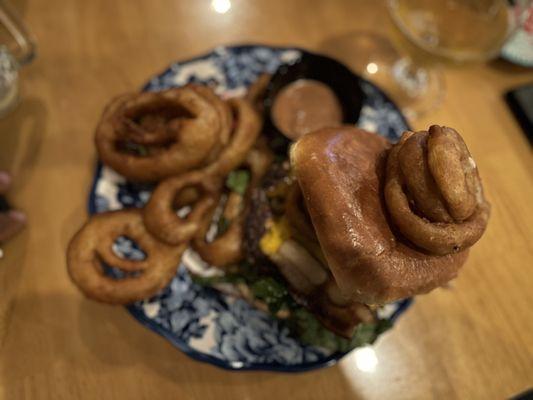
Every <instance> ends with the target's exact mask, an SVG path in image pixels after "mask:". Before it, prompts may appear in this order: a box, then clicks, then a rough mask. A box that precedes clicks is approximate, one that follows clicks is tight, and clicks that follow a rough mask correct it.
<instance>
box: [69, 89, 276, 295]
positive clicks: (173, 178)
mask: <svg viewBox="0 0 533 400" xmlns="http://www.w3.org/2000/svg"><path fill="white" fill-rule="evenodd" d="M260 129H261V120H260V118H259V116H258V115H257V112H256V111H255V109H254V107H253V106H252V105H251V103H250V102H249V101H248V100H246V99H231V100H229V101H223V100H221V99H220V98H219V97H218V96H217V95H216V94H215V93H214V91H213V90H212V89H210V88H209V87H207V86H201V85H187V86H185V87H182V88H175V89H169V90H165V91H161V92H153V93H152V92H147V93H137V94H127V95H123V96H120V97H118V98H116V99H114V100H113V101H112V102H111V103H110V104H109V105H108V106H107V107H106V109H105V110H104V113H103V115H102V118H101V120H100V123H99V124H98V127H97V128H96V134H95V143H96V148H97V150H98V153H99V155H100V158H101V160H102V162H103V163H104V164H106V165H108V166H109V167H111V168H112V169H114V170H115V171H117V172H118V173H120V174H121V175H123V176H124V177H125V178H127V179H128V180H131V181H136V182H159V183H158V185H157V186H156V188H155V190H154V192H153V194H152V196H151V198H150V200H149V202H148V203H147V205H146V206H145V208H144V209H132V210H119V211H111V212H106V213H102V214H98V215H94V216H92V217H91V218H90V219H89V221H88V222H87V223H86V224H85V225H84V226H83V227H82V228H81V229H80V231H79V232H78V233H76V235H75V236H74V237H73V238H72V240H71V242H70V244H69V246H68V250H67V264H68V271H69V274H70V277H71V278H72V280H73V281H74V283H75V284H76V285H77V286H78V287H79V288H80V289H81V291H82V292H83V293H85V294H86V295H87V296H88V297H90V298H92V299H95V300H98V301H102V302H106V303H111V304H127V303H131V302H134V301H137V300H142V299H145V298H148V297H150V296H152V295H154V294H155V293H157V292H158V291H159V290H161V289H162V288H163V287H164V286H166V285H167V284H168V282H169V281H170V280H171V279H172V277H173V276H174V275H175V273H176V270H177V267H178V266H179V262H180V259H181V256H182V254H183V251H184V250H185V249H186V248H187V247H188V246H189V244H190V242H191V241H192V240H194V243H195V246H196V247H197V248H198V249H199V251H200V252H201V253H203V255H204V256H205V257H207V258H208V254H209V252H211V251H213V250H216V249H217V248H219V250H220V251H219V253H217V254H220V255H221V256H225V257H226V258H221V259H222V260H223V261H224V260H226V261H227V262H230V261H232V260H235V259H237V258H240V257H241V250H240V248H241V242H242V227H241V225H242V221H243V218H244V212H245V210H246V209H247V207H246V204H245V202H246V200H247V197H246V196H245V197H242V196H241V198H236V196H235V195H234V194H231V196H230V197H231V199H232V200H231V201H230V202H228V203H227V207H230V206H231V207H232V210H229V209H228V210H227V212H228V216H230V215H229V214H231V217H232V220H233V223H232V227H231V228H230V230H229V232H228V233H227V234H226V235H224V237H221V238H219V239H217V240H216V241H214V242H212V243H207V242H205V240H204V239H205V229H206V228H205V227H206V226H207V222H210V219H209V218H210V217H211V216H212V211H213V209H214V207H215V206H216V205H217V204H218V202H219V199H220V197H221V191H222V188H223V185H224V180H225V178H226V176H227V175H228V174H229V173H230V172H231V171H232V170H233V169H235V168H236V167H238V166H240V165H241V164H242V163H243V162H244V161H245V159H246V157H247V156H251V155H253V154H255V153H256V152H257V151H252V152H250V149H251V148H252V146H253V145H254V143H255V142H256V140H257V137H258V135H259V131H260ZM256 158H257V156H256ZM250 168H251V170H253V166H251V165H250ZM264 169H266V166H265V167H264ZM257 179H258V178H257ZM185 206H187V207H188V212H187V213H186V215H183V214H182V213H181V212H180V213H178V212H177V211H178V209H181V210H182V211H183V209H184V207H185ZM119 237H127V238H129V239H131V240H133V241H134V242H135V243H136V244H137V245H139V246H140V247H141V250H142V251H143V252H144V254H145V255H146V257H145V259H143V260H137V261H136V260H129V259H124V258H121V257H119V256H117V255H116V254H115V252H114V251H113V245H114V243H115V240H116V239H117V238H119ZM200 238H201V239H200ZM227 246H229V247H227ZM222 247H224V248H225V249H227V248H231V249H230V251H228V250H225V249H222ZM228 257H229V258H228ZM108 267H109V268H111V269H115V270H118V271H119V274H121V275H123V277H122V278H120V279H114V278H113V277H111V276H110V275H109V269H108ZM115 272H117V271H115Z"/></svg>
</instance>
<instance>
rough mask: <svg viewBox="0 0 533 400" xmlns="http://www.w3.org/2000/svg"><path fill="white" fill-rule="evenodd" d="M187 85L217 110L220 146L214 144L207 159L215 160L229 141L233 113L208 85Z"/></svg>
mask: <svg viewBox="0 0 533 400" xmlns="http://www.w3.org/2000/svg"><path fill="white" fill-rule="evenodd" d="M187 87H190V88H191V89H193V90H194V91H195V92H196V93H198V94H199V95H200V96H202V97H203V98H204V99H205V100H207V101H208V102H209V103H210V104H211V105H212V106H213V107H214V108H215V110H216V111H217V113H218V118H219V120H220V131H219V135H218V139H219V140H218V141H219V142H220V146H214V147H213V150H212V152H211V154H210V155H209V157H208V161H209V162H211V161H213V160H215V159H216V158H217V157H218V155H219V154H220V152H221V151H222V149H223V147H224V146H226V145H227V144H228V143H229V140H230V136H231V131H232V128H233V115H232V113H231V108H230V106H229V104H228V103H227V102H225V101H223V100H222V99H221V98H220V97H218V96H217V95H216V93H215V92H214V91H213V89H211V88H210V87H209V86H204V85H199V84H189V85H187Z"/></svg>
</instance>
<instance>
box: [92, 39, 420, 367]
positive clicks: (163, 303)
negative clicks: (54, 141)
mask: <svg viewBox="0 0 533 400" xmlns="http://www.w3.org/2000/svg"><path fill="white" fill-rule="evenodd" d="M304 52H305V51H304V50H301V49H296V48H278V47H268V46H262V45H261V46H254V45H246V46H232V47H218V48H216V49H215V50H214V51H212V52H210V53H208V54H205V55H203V56H200V57H197V58H194V59H191V60H188V61H180V62H175V63H173V64H172V65H170V67H169V68H168V69H166V70H165V71H163V72H162V73H161V74H159V75H157V76H155V77H153V78H152V79H151V80H150V81H149V82H148V83H147V84H146V86H145V87H144V90H148V91H157V90H163V89H167V88H170V87H175V86H182V85H185V84H187V83H191V82H196V83H203V84H215V85H216V87H217V92H218V94H219V95H221V96H223V97H231V96H236V95H239V94H242V93H244V91H245V89H246V87H247V86H249V85H250V84H251V83H252V82H254V81H255V79H256V78H257V77H258V76H259V75H260V74H261V73H264V72H268V73H272V72H274V71H275V70H276V69H277V68H278V67H279V66H280V65H281V64H283V63H291V62H295V61H297V60H298V59H299V58H300V57H301V55H302V54H304ZM359 80H360V84H361V88H362V89H363V92H364V93H365V99H364V103H363V107H362V109H361V114H360V117H359V121H358V126H359V127H361V128H364V129H367V130H370V131H374V132H379V133H380V134H381V135H384V136H386V137H387V138H388V139H390V140H392V141H395V140H397V139H398V138H399V135H401V133H402V132H403V131H404V130H406V129H408V125H407V122H406V121H405V119H404V117H403V116H402V114H401V113H400V111H399V110H398V108H397V107H396V106H395V105H394V104H393V103H392V102H391V101H390V100H389V99H388V98H387V97H386V96H385V95H384V94H383V93H382V92H381V91H380V90H379V89H378V88H377V87H376V86H374V85H373V84H371V83H370V82H368V81H365V80H363V79H362V78H360V79H359ZM151 189H152V187H151V186H150V185H139V184H134V183H131V182H127V181H126V180H125V179H124V178H123V177H122V176H120V175H118V174H117V173H116V172H114V171H113V170H111V169H110V168H108V167H106V166H103V165H101V164H98V166H97V168H96V173H95V177H94V182H93V186H92V189H91V193H90V196H89V204H88V208H89V213H90V214H93V213H98V212H103V211H108V210H117V209H121V208H128V207H142V206H143V205H144V204H145V203H146V201H147V200H148V199H149V197H150V191H151ZM115 251H117V252H118V253H121V254H123V255H124V256H125V257H128V258H142V257H143V256H144V255H143V253H142V252H141V251H140V250H139V249H137V248H136V247H135V245H134V244H133V243H132V242H131V241H129V240H127V239H122V240H118V241H117V242H116V244H115ZM185 265H187V267H188V268H200V269H205V267H206V266H205V265H204V264H203V262H202V261H201V260H200V259H199V258H198V256H197V255H196V254H195V253H194V252H193V251H192V250H190V249H188V250H187V251H186V252H185V254H184V256H183V260H182V265H181V266H180V267H179V269H178V272H177V274H176V276H175V277H174V278H173V280H172V281H171V283H170V284H169V285H168V286H167V287H166V288H165V289H164V290H163V291H162V292H161V293H159V294H158V295H156V296H155V297H153V298H151V299H148V300H144V301H140V302H137V303H134V304H132V305H129V306H127V307H126V308H127V310H128V311H129V312H130V313H131V314H132V315H133V316H134V317H135V318H136V319H137V320H138V321H139V322H141V323H142V324H144V325H145V326H146V327H148V328H149V329H152V330H153V331H155V332H157V333H158V334H160V335H162V336H163V337H165V338H166V339H167V340H169V341H170V342H171V343H172V344H173V345H174V346H176V347H177V348H179V349H180V350H181V351H183V352H184V353H186V354H187V355H189V356H190V357H192V358H194V359H196V360H200V361H204V362H208V363H211V364H214V365H216V366H218V367H222V368H226V369H231V370H272V371H284V372H298V371H306V370H311V369H315V368H320V367H325V366H328V365H331V364H333V363H335V362H336V361H337V360H339V359H340V358H342V357H343V356H344V355H345V353H340V352H334V353H332V352H331V351H328V350H325V349H322V348H317V347H313V346H309V345H305V344H303V343H301V342H299V341H298V340H297V339H295V338H293V337H291V336H290V334H289V331H288V329H287V328H286V327H285V326H283V324H282V323H280V322H278V321H277V320H275V319H273V318H272V317H270V316H269V315H268V314H266V313H264V312H262V311H260V310H258V309H256V308H254V307H252V306H250V305H249V304H248V303H247V302H245V301H243V300H241V299H235V298H233V297H231V296H228V295H224V294H221V293H219V292H217V291H215V290H213V289H210V288H206V287H203V286H200V285H197V284H196V283H194V282H192V280H191V278H190V276H189V274H188V272H187V268H186V267H185ZM410 304H411V299H407V300H403V301H399V302H396V303H392V304H388V305H386V306H384V307H382V308H381V309H380V310H379V311H378V315H379V317H380V318H387V319H390V320H391V321H394V320H395V319H396V318H397V317H398V316H399V315H400V314H401V313H403V312H404V311H405V310H406V309H407V308H408V307H409V305H410Z"/></svg>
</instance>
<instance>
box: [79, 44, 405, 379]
mask: <svg viewBox="0 0 533 400" xmlns="http://www.w3.org/2000/svg"><path fill="white" fill-rule="evenodd" d="M257 47H263V48H269V49H271V50H275V51H278V50H279V51H283V50H296V51H299V52H301V53H307V54H311V55H321V56H325V57H329V56H328V55H325V54H320V53H315V52H312V51H309V50H306V49H303V48H301V47H295V46H270V45H266V44H236V45H221V46H217V47H214V48H213V49H212V50H210V51H207V52H204V53H201V54H200V55H197V56H193V57H191V58H188V59H185V60H180V61H175V62H172V63H170V64H169V65H168V66H167V67H166V68H165V69H163V70H161V72H159V73H157V74H154V75H152V78H154V77H158V76H162V75H164V74H166V73H169V72H170V71H171V70H172V66H173V65H176V64H188V63H191V62H195V61H200V60H203V59H206V58H208V57H210V56H211V55H212V54H213V53H214V52H216V51H220V50H221V49H231V50H235V51H239V50H245V49H252V48H257ZM329 58H331V57H329ZM353 74H354V75H355V76H357V78H358V79H360V80H361V81H362V82H364V83H367V84H369V85H371V86H372V87H373V88H374V89H375V90H376V91H377V92H378V93H379V94H380V95H381V96H383V98H384V99H385V100H386V101H387V102H389V103H390V104H392V105H394V107H395V108H397V109H398V113H399V116H400V117H401V119H402V121H403V122H404V124H405V126H407V127H408V128H409V129H410V125H409V123H408V121H407V120H406V118H405V116H404V115H403V114H402V113H401V111H400V109H399V108H398V106H397V105H396V103H395V102H394V101H392V100H391V99H390V97H389V96H388V95H387V94H386V93H384V92H383V91H382V90H381V89H380V88H379V87H378V86H376V85H375V84H373V83H371V82H369V81H368V80H366V79H364V78H362V77H361V76H359V75H357V74H355V73H353ZM152 78H151V79H152ZM149 85H150V80H148V82H147V83H145V84H144V85H143V86H142V90H143V91H145V90H147V88H148V87H149ZM102 167H103V164H102V163H101V161H100V160H97V161H96V167H95V169H94V175H93V178H92V183H91V188H90V192H89V198H88V202H87V203H88V204H87V211H88V213H89V215H93V214H96V213H97V210H96V206H95V204H96V202H95V200H96V199H95V197H96V185H97V183H98V181H99V179H100V176H101V171H102ZM413 301H414V300H413V298H407V299H404V300H402V302H401V304H400V306H399V307H398V309H397V310H396V311H395V312H394V313H393V314H392V315H391V316H390V318H389V320H390V321H391V322H395V321H396V320H397V319H398V317H399V316H400V315H401V314H403V313H404V312H405V311H406V310H407V309H408V308H409V307H410V306H411V305H412V303H413ZM124 308H126V310H128V312H129V313H130V314H131V316H132V317H133V318H135V319H136V320H137V321H138V322H139V323H140V324H141V325H144V326H145V327H146V328H148V329H150V330H152V331H154V332H155V333H157V334H158V335H160V336H162V337H163V338H165V339H166V340H168V341H169V342H170V343H171V344H172V345H173V346H174V347H176V348H178V349H179V350H180V351H181V352H182V353H184V354H185V355H187V356H188V357H190V358H192V359H194V360H196V361H201V362H205V363H208V364H211V365H214V366H216V367H219V368H222V369H224V370H228V371H273V372H289V373H298V372H307V371H311V370H315V369H319V368H324V367H329V366H331V365H334V364H336V363H337V362H338V361H339V360H340V359H342V358H343V357H344V356H346V355H347V354H349V353H350V352H351V350H349V351H347V352H335V353H332V354H330V355H329V356H326V357H324V358H322V359H320V360H318V361H312V362H304V363H301V364H295V365H286V364H281V363H273V362H272V363H254V362H245V361H242V362H240V364H241V365H239V367H236V366H235V365H232V364H231V362H228V361H223V360H221V359H219V358H217V357H214V356H212V355H210V354H206V353H202V352H201V351H198V350H195V349H193V348H191V347H190V346H189V345H188V344H187V343H186V342H185V341H183V340H181V339H179V338H177V337H176V336H175V335H172V334H171V333H170V332H168V331H166V330H165V329H163V328H162V327H161V326H160V325H158V324H156V323H155V322H154V321H153V320H151V319H149V318H147V317H146V316H145V315H144V314H142V313H141V312H140V311H139V309H138V308H135V307H134V306H132V305H128V306H125V307H124ZM378 340H379V338H378Z"/></svg>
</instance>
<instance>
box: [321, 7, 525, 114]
mask: <svg viewBox="0 0 533 400" xmlns="http://www.w3.org/2000/svg"><path fill="white" fill-rule="evenodd" d="M386 4H387V10H388V13H389V15H390V19H391V21H392V22H391V23H390V24H389V25H390V31H389V34H388V35H387V36H385V35H380V34H376V33H374V32H368V31H354V32H352V33H351V34H348V35H346V34H345V35H343V36H340V37H337V38H332V39H330V40H328V41H327V42H325V43H324V44H323V46H322V51H324V52H326V53H327V54H330V55H332V56H335V57H338V58H340V59H341V60H342V61H344V62H345V63H347V64H348V65H349V66H350V67H351V68H352V69H353V70H354V71H355V72H356V73H359V74H360V75H362V76H364V77H365V78H367V79H369V80H371V81H373V82H374V83H376V84H377V85H379V86H380V87H381V88H382V89H383V90H385V92H387V93H388V94H389V95H390V96H391V97H392V98H393V100H394V101H395V102H396V103H397V104H398V105H399V106H400V108H401V109H402V111H403V112H404V114H405V115H406V116H407V117H408V118H409V119H411V120H412V119H416V118H418V117H419V116H420V115H423V114H425V113H427V112H428V111H431V110H433V109H435V108H436V107H438V106H439V105H440V104H441V102H442V100H443V98H444V96H445V84H444V77H443V74H442V72H441V69H442V67H443V65H448V66H450V65H451V64H455V65H457V64H461V63H464V62H480V61H486V60H489V59H491V58H494V57H496V56H497V55H498V54H499V51H500V48H501V47H502V45H503V44H504V43H505V41H506V40H507V38H508V37H509V35H510V34H511V33H512V32H513V29H514V28H515V27H517V26H519V24H520V23H521V21H522V20H523V19H524V18H525V16H527V10H528V7H529V6H530V5H531V1H526V0H514V1H513V7H512V8H511V7H510V5H509V3H508V2H507V1H505V0H386Z"/></svg>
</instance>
